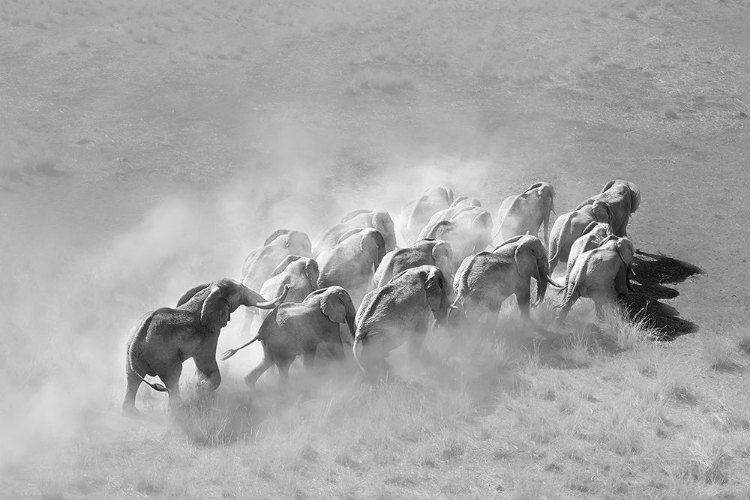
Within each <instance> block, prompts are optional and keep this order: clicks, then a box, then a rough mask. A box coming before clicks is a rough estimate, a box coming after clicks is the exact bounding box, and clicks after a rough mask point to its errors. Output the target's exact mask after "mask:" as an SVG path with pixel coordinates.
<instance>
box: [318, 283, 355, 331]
mask: <svg viewBox="0 0 750 500" xmlns="http://www.w3.org/2000/svg"><path fill="white" fill-rule="evenodd" d="M313 293H317V294H319V295H320V310H321V311H322V312H323V314H325V315H326V316H327V317H328V319H330V320H331V321H333V322H334V323H342V324H343V323H344V322H346V324H347V325H348V326H349V333H351V336H352V339H354V330H355V325H354V317H355V316H356V315H357V310H356V309H355V308H354V303H353V302H352V298H351V297H350V296H349V293H347V291H346V290H344V289H343V288H341V287H340V286H329V287H328V288H325V289H323V290H318V291H317V292H313Z"/></svg>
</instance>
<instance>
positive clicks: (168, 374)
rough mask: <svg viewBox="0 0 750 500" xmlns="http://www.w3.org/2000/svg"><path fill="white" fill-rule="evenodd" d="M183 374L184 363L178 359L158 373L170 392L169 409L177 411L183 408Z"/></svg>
mask: <svg viewBox="0 0 750 500" xmlns="http://www.w3.org/2000/svg"><path fill="white" fill-rule="evenodd" d="M181 374H182V363H181V362H180V361H179V360H177V361H175V362H174V363H173V364H172V366H169V367H168V368H167V369H166V370H164V371H162V372H160V373H158V376H159V378H160V379H161V380H162V381H163V382H164V385H165V386H166V387H167V393H168V394H169V411H171V412H172V413H177V412H179V411H180V409H181V408H182V398H181V397H180V375H181Z"/></svg>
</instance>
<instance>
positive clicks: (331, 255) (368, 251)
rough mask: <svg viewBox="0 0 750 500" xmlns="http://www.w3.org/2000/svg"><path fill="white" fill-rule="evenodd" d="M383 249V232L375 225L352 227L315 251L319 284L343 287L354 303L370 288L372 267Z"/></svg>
mask: <svg viewBox="0 0 750 500" xmlns="http://www.w3.org/2000/svg"><path fill="white" fill-rule="evenodd" d="M385 253H386V244H385V239H384V238H383V235H381V234H380V232H379V231H377V230H375V229H352V230H350V231H349V232H348V233H345V234H344V235H343V236H342V238H341V242H340V243H338V244H337V245H336V246H334V247H333V248H332V249H330V250H326V251H324V252H322V253H321V254H320V255H318V265H319V267H320V275H319V277H318V287H319V288H326V287H329V286H334V285H338V286H341V287H344V289H346V290H347V291H348V292H349V295H351V297H352V300H353V301H354V303H355V304H356V305H359V303H360V302H361V301H362V298H363V297H364V295H365V293H367V291H368V290H369V289H370V287H371V284H372V277H373V274H374V273H375V270H376V269H377V268H378V266H379V265H380V261H382V260H383V256H384V255H385Z"/></svg>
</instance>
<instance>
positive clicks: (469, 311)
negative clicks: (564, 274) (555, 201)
mask: <svg viewBox="0 0 750 500" xmlns="http://www.w3.org/2000/svg"><path fill="white" fill-rule="evenodd" d="M548 271H549V270H548V263H547V252H546V251H545V250H544V246H543V245H542V242H541V241H540V240H539V238H537V237H536V236H530V235H524V236H514V237H513V238H510V239H509V240H507V241H505V242H504V243H503V244H502V245H500V246H498V247H497V248H495V249H494V250H493V251H492V252H480V253H478V254H476V255H472V256H470V257H467V258H466V259H465V260H464V261H463V262H462V263H461V266H460V267H459V268H458V271H456V276H455V278H454V280H453V292H454V293H455V295H456V298H455V300H454V301H453V304H452V309H456V312H455V313H454V312H453V311H451V313H450V314H451V317H453V315H454V314H463V315H465V316H466V318H468V319H469V320H471V321H472V322H474V321H476V322H478V323H479V324H480V325H482V326H481V328H482V330H483V331H489V332H492V331H494V329H495V325H496V324H497V317H498V313H499V312H500V307H501V306H502V303H503V302H504V301H505V299H507V298H508V297H510V296H511V295H515V296H516V301H517V302H518V308H519V309H520V311H521V317H522V318H523V319H525V320H527V321H530V319H531V318H530V305H531V280H532V279H534V280H535V281H536V283H537V299H536V302H535V305H536V304H539V303H541V302H542V300H544V296H545V294H546V292H547V284H548V283H551V284H553V285H555V286H559V285H557V284H556V283H555V282H554V281H552V280H551V279H550V278H549V272H548ZM560 288H562V287H560ZM451 321H453V320H451Z"/></svg>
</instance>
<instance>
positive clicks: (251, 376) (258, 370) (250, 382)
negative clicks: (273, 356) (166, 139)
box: [245, 356, 273, 388]
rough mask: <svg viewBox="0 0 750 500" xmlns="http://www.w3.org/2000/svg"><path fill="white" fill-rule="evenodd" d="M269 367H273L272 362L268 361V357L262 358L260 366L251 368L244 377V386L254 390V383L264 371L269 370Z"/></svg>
mask: <svg viewBox="0 0 750 500" xmlns="http://www.w3.org/2000/svg"><path fill="white" fill-rule="evenodd" d="M271 366H273V362H271V361H270V360H269V358H268V356H264V357H263V360H262V361H261V362H260V364H259V365H258V366H256V367H255V368H253V370H252V371H251V372H250V373H248V374H247V375H245V384H246V385H247V386H248V387H250V388H254V387H255V383H256V382H257V381H258V379H259V378H260V376H261V375H263V374H264V373H265V372H266V370H268V369H269V368H271Z"/></svg>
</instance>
